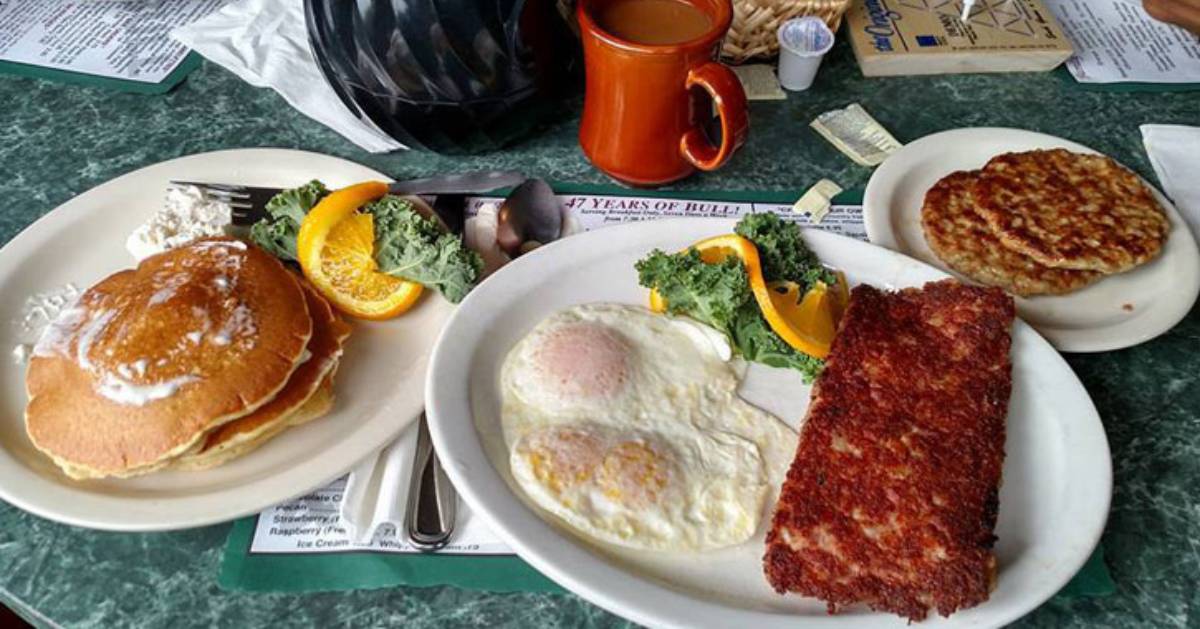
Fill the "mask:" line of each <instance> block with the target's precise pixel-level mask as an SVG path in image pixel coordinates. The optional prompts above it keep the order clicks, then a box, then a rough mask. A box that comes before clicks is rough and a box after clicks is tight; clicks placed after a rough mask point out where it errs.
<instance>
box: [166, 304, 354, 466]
mask: <svg viewBox="0 0 1200 629" xmlns="http://www.w3.org/2000/svg"><path fill="white" fill-rule="evenodd" d="M300 285H301V287H303V288H304V294H305V299H306V300H307V303H308V313H309V315H310V316H311V317H312V321H313V331H312V337H311V338H310V339H309V340H308V352H307V354H306V355H307V357H308V359H307V360H306V361H304V363H302V364H301V365H300V366H299V367H297V368H296V371H294V372H293V373H292V377H291V378H290V379H289V380H288V383H287V386H285V387H283V389H282V390H280V391H279V393H277V394H276V395H275V397H274V398H273V399H272V400H271V401H270V402H267V403H266V404H263V405H262V406H260V407H259V408H258V409H257V410H255V411H254V412H253V413H250V414H249V415H246V416H244V417H239V418H238V419H235V420H233V421H231V422H228V423H225V424H222V425H220V426H218V427H216V428H214V429H213V430H212V431H211V432H209V433H208V434H207V435H206V436H205V438H204V440H203V441H204V445H202V446H201V447H200V449H199V450H198V451H196V452H195V453H192V454H187V455H184V456H182V457H180V458H179V459H176V461H175V462H174V466H175V467H178V468H180V469H187V470H202V469H208V468H210V467H215V466H216V465H220V464H221V463H223V462H225V461H228V460H229V459H231V458H233V457H234V456H239V455H241V454H245V453H246V452H249V451H251V450H253V449H254V448H256V447H258V446H259V445H261V444H262V443H265V442H266V440H267V439H269V438H270V437H272V436H274V435H276V434H278V433H279V432H280V431H282V430H283V428H286V427H287V426H288V425H290V422H291V418H292V416H293V415H295V414H296V413H297V412H298V410H299V409H301V408H302V407H304V406H305V405H306V403H307V402H308V401H309V399H310V398H311V397H313V395H314V394H315V393H316V392H317V389H318V388H319V387H320V386H321V384H322V382H325V381H327V380H330V381H331V380H332V376H333V370H334V368H336V366H337V363H338V360H339V359H340V358H341V355H342V341H343V340H344V339H345V335H346V333H347V332H348V328H349V326H348V325H347V324H345V323H344V322H342V321H341V319H340V318H338V317H337V315H335V314H334V312H333V309H332V308H331V307H330V306H329V302H327V301H325V298H323V297H321V295H319V294H318V293H317V291H316V290H315V289H313V288H312V287H311V286H309V285H308V283H307V282H305V281H304V280H300ZM330 384H331V383H330ZM329 397H330V401H332V396H331V395H330V396H329ZM326 406H328V405H326ZM310 410H311V409H310ZM325 410H327V409H325ZM323 412H324V410H322V413H323ZM310 415H311V413H310ZM310 418H311V419H315V418H316V416H315V415H313V416H311V417H310ZM260 437H261V439H260ZM248 444H253V445H252V447H249V448H246V447H243V446H245V445H248ZM230 452H236V453H237V454H233V455H232V456H230V454H229V453H230Z"/></svg>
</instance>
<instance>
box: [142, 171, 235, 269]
mask: <svg viewBox="0 0 1200 629" xmlns="http://www.w3.org/2000/svg"><path fill="white" fill-rule="evenodd" d="M232 225H233V209H232V208H231V207H229V204H228V203H225V202H223V201H219V200H217V199H215V198H213V197H210V196H208V195H207V194H205V193H204V191H203V190H201V189H200V188H197V187H196V186H170V187H168V188H167V196H166V199H165V200H164V202H163V207H162V209H160V210H159V211H158V212H157V213H155V214H154V216H152V217H150V220H149V221H146V223H145V224H144V225H142V226H141V227H138V228H137V229H136V230H134V232H133V233H132V234H130V235H129V238H128V239H127V240H126V241H125V248H126V249H128V250H129V253H130V254H131V255H133V257H134V258H136V259H137V260H138V261H141V260H142V259H144V258H148V257H150V256H152V255H154V254H156V253H162V252H164V251H166V250H168V249H174V248H175V247H178V246H180V245H183V244H185V243H188V242H191V241H193V240H195V239H197V238H204V237H206V236H225V235H228V234H229V230H230V228H231V227H232Z"/></svg>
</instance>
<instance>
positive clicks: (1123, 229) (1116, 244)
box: [971, 149, 1170, 273]
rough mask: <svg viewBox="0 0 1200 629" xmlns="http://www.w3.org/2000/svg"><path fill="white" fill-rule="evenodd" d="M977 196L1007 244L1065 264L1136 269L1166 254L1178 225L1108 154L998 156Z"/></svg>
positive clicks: (1043, 260) (1064, 266)
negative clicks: (1173, 226)
mask: <svg viewBox="0 0 1200 629" xmlns="http://www.w3.org/2000/svg"><path fill="white" fill-rule="evenodd" d="M971 198H972V200H973V202H974V203H973V205H974V208H975V211H976V212H978V213H979V215H980V216H981V217H983V219H984V220H985V221H987V224H988V226H989V227H991V230H992V232H993V233H995V234H996V235H997V236H998V237H999V238H1000V242H1002V243H1003V244H1004V245H1005V246H1007V247H1008V248H1010V249H1013V250H1015V251H1018V252H1020V253H1023V254H1025V255H1027V256H1030V257H1031V258H1033V259H1034V260H1037V261H1038V262H1041V263H1042V264H1044V265H1046V266H1051V267H1055V268H1060V269H1077V270H1084V271H1087V270H1091V271H1101V272H1103V273H1120V272H1122V271H1128V270H1129V269H1132V268H1133V267H1135V266H1137V265H1139V264H1142V263H1144V262H1146V261H1148V260H1150V259H1152V258H1154V256H1156V255H1158V253H1159V251H1161V250H1162V246H1163V242H1164V241H1165V240H1166V237H1167V232H1168V231H1169V229H1170V223H1169V221H1168V220H1167V216H1166V214H1164V213H1163V209H1162V207H1161V206H1160V205H1159V203H1158V201H1157V200H1155V198H1154V195H1153V194H1152V193H1151V192H1150V189H1149V188H1147V187H1146V185H1145V184H1144V183H1142V180H1141V179H1140V178H1139V177H1138V176H1137V175H1135V174H1133V172H1131V171H1129V170H1128V169H1126V168H1124V167H1123V166H1121V165H1120V164H1117V163H1116V162H1114V161H1113V160H1112V159H1110V158H1108V157H1105V156H1103V155H1082V154H1079V153H1072V152H1070V151H1067V150H1064V149H1053V150H1046V151H1028V152H1025V153H1006V154H1004V155H998V156H996V157H993V158H992V159H991V160H990V161H989V162H988V163H987V165H985V166H984V167H983V170H981V171H980V173H979V177H978V178H977V179H976V181H975V185H974V186H973V187H972V188H971Z"/></svg>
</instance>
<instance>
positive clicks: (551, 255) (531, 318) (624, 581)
mask: <svg viewBox="0 0 1200 629" xmlns="http://www.w3.org/2000/svg"><path fill="white" fill-rule="evenodd" d="M733 226H734V221H732V220H726V219H705V218H684V219H664V220H656V221H644V222H638V223H632V224H625V225H620V226H614V227H605V228H604V229H598V230H594V231H591V232H587V233H583V234H579V235H575V236H571V237H570V238H566V239H563V240H559V241H557V242H554V243H551V244H549V245H547V246H545V247H541V248H539V249H537V250H535V251H533V252H531V253H528V254H526V255H524V256H521V257H520V258H517V259H516V260H514V261H513V262H511V263H510V264H508V265H506V266H505V267H504V268H502V269H500V271H498V272H497V273H496V274H495V275H492V276H491V277H490V278H488V280H487V281H486V282H484V283H483V284H481V285H480V286H479V287H478V288H476V289H475V290H474V291H472V292H471V294H470V295H468V296H467V298H466V299H465V300H463V302H462V303H461V304H459V308H458V310H457V312H455V313H454V315H453V316H452V317H451V318H450V321H449V322H447V323H446V327H445V329H444V330H443V331H442V335H441V337H440V338H439V340H438V342H437V345H436V347H435V348H434V352H433V358H432V359H431V362H430V367H429V377H428V380H427V381H426V388H425V397H426V399H427V400H429V406H428V409H427V410H428V413H429V429H430V433H431V435H432V437H433V443H434V447H435V448H436V449H437V452H438V454H439V456H440V457H441V461H442V464H443V465H444V467H445V469H446V472H447V473H448V474H449V476H450V479H451V481H453V483H454V486H455V487H456V488H457V489H458V490H459V493H460V494H461V495H462V497H463V498H464V500H466V502H467V504H469V505H470V507H471V511H472V513H477V514H480V515H481V516H482V517H483V518H485V519H486V521H487V523H488V527H489V528H490V529H491V530H492V531H493V532H494V533H496V534H497V535H498V536H499V537H500V538H501V539H502V540H504V541H505V542H506V543H507V544H509V546H511V547H512V548H513V549H515V550H516V552H517V553H518V554H520V556H521V557H522V558H523V559H525V560H526V561H527V562H529V563H530V564H531V565H532V566H533V567H535V568H537V569H538V570H539V571H541V572H542V573H543V574H545V575H547V576H549V577H550V578H551V579H554V580H555V581H557V582H558V583H560V584H562V585H563V586H564V587H567V588H569V589H570V590H572V591H573V592H575V593H577V594H579V595H580V596H582V597H584V598H586V599H588V600H589V601H592V602H593V603H595V604H597V605H600V606H601V607H604V608H606V609H608V610H609V611H612V612H614V613H616V614H620V615H622V616H624V617H626V618H629V619H631V620H633V621H635V622H638V623H641V624H644V625H648V626H652V627H688V628H693V627H755V628H756V629H771V628H776V627H778V628H780V629H783V628H794V627H831V628H846V629H849V628H863V629H865V628H871V629H875V628H879V627H895V628H896V629H901V628H903V627H906V626H911V625H908V624H907V623H906V621H905V619H903V618H900V617H898V616H894V615H891V614H883V613H875V612H872V611H870V610H868V609H866V608H865V607H861V606H853V607H850V608H847V609H844V610H843V611H842V612H840V613H838V614H837V615H834V616H830V615H828V614H827V613H826V608H825V605H824V604H823V603H821V602H820V601H818V600H815V599H811V598H804V597H800V596H781V595H779V594H777V593H775V592H774V591H773V590H772V589H771V587H770V586H769V585H768V584H767V581H766V579H765V578H764V577H763V571H762V557H763V552H764V550H765V546H764V537H765V532H766V528H767V522H768V520H769V518H768V519H764V521H763V522H762V523H761V524H760V526H759V530H758V532H757V533H756V535H755V536H754V537H753V538H751V540H750V541H747V542H746V543H744V544H740V545H738V546H734V547H731V548H723V549H720V550H716V551H709V552H704V553H666V552H645V551H631V550H628V549H622V548H619V547H616V546H612V545H607V544H600V543H593V542H589V541H586V540H584V539H583V538H581V537H579V536H577V535H575V534H574V533H572V532H571V531H570V530H568V529H567V527H566V525H564V524H561V523H560V522H559V521H558V520H557V519H556V518H555V517H554V516H553V515H550V514H548V513H546V512H544V511H542V510H540V509H538V508H537V507H536V506H534V505H533V504H532V502H530V501H529V500H528V499H527V498H526V497H525V493H524V492H523V491H522V490H521V489H520V486H519V485H517V484H516V482H515V481H514V480H513V476H512V473H511V470H510V468H509V463H508V460H509V459H508V451H507V447H506V445H505V442H504V436H503V432H502V430H501V428H500V405H501V402H500V385H499V380H500V378H499V373H500V366H501V364H502V363H503V361H504V358H505V356H506V355H507V354H508V352H509V350H511V349H512V347H513V346H514V345H515V344H516V343H517V341H519V340H520V339H521V338H522V337H524V336H525V335H526V334H527V333H528V332H529V331H530V330H531V329H532V328H533V326H535V325H536V324H537V323H538V322H539V321H541V320H542V319H544V318H545V317H547V316H549V315H550V314H552V313H554V312H557V311H559V310H561V309H563V308H566V307H568V306H573V305H576V304H583V303H593V302H614V303H623V304H634V305H642V304H645V303H646V289H644V288H642V287H640V286H638V282H637V272H636V271H635V270H634V266H633V265H634V263H635V262H636V261H637V260H638V259H639V258H642V257H643V256H645V255H646V254H647V253H649V252H650V251H651V250H652V249H655V248H658V249H662V250H664V251H677V250H679V249H681V248H683V247H685V246H687V245H688V244H690V243H693V242H696V241H697V240H700V239H702V238H706V237H709V236H715V235H717V234H722V233H729V232H731V231H733ZM805 239H806V240H807V242H808V244H809V246H810V247H811V248H812V250H813V251H814V252H815V253H816V254H817V255H818V256H819V257H820V258H821V261H822V262H824V263H826V264H828V265H830V266H832V267H834V268H839V269H842V270H844V271H845V272H846V274H847V276H848V278H849V280H850V282H851V283H852V284H858V283H864V282H865V283H869V284H872V285H875V286H878V287H881V288H883V287H886V288H899V287H905V286H920V285H922V284H924V283H925V282H928V281H932V280H939V279H944V278H946V277H947V275H946V274H945V273H942V272H941V271H938V270H937V269H934V268H933V267H930V266H929V265H926V264H923V263H921V262H918V261H916V260H913V259H912V258H909V257H906V256H903V255H901V254H898V253H896V252H894V251H889V250H887V249H884V248H882V247H876V246H872V245H870V244H868V243H865V242H860V241H857V240H854V239H851V238H846V237H842V236H837V235H834V234H830V233H828V232H820V231H814V230H809V231H807V232H806V233H805ZM1012 342H1013V343H1012V361H1013V366H1012V382H1013V389H1012V399H1011V402H1010V404H1009V413H1008V423H1007V436H1006V443H1005V452H1006V456H1005V460H1004V472H1003V474H1004V483H1003V485H1002V486H1001V488H1000V508H999V517H998V520H997V522H996V535H997V537H998V540H997V542H996V547H995V552H996V559H997V577H996V589H995V590H994V591H993V592H992V593H991V595H990V597H989V599H988V601H987V602H985V603H983V604H980V605H978V606H976V607H973V608H970V609H965V610H962V611H959V612H957V613H955V614H954V615H952V616H950V617H949V618H943V617H940V616H937V615H936V614H930V617H929V618H928V619H926V620H925V621H923V622H922V623H921V627H922V628H923V629H924V628H926V627H998V626H1002V625H1004V624H1007V623H1010V622H1012V621H1014V620H1016V619H1018V618H1020V617H1021V616H1023V615H1024V614H1026V613H1028V612H1029V611H1030V610H1032V609H1033V608H1035V607H1037V606H1038V605H1039V604H1040V603H1041V602H1042V601H1045V600H1046V599H1048V598H1050V597H1051V596H1053V595H1054V594H1055V593H1056V592H1058V591H1059V589H1061V588H1062V586H1063V585H1064V584H1066V583H1067V581H1068V580H1070V578H1071V577H1072V576H1073V575H1074V574H1075V573H1076V572H1077V571H1078V570H1079V568H1080V566H1082V565H1083V563H1084V562H1085V561H1086V560H1087V558H1088V556H1089V555H1091V552H1092V549H1093V548H1094V547H1095V545H1096V543H1097V541H1099V539H1100V533H1101V532H1102V531H1103V530H1104V522H1105V520H1106V518H1107V516H1108V506H1109V499H1110V497H1111V493H1112V462H1111V459H1110V458H1109V450H1108V441H1107V439H1106V438H1105V435H1104V427H1103V426H1102V425H1101V423H1100V417H1099V416H1098V415H1097V414H1096V408H1095V407H1094V406H1093V405H1092V400H1091V399H1090V398H1089V397H1088V394H1087V392H1086V391H1085V390H1084V388H1083V385H1082V384H1080V382H1079V380H1078V379H1077V378H1076V377H1075V374H1074V373H1073V372H1072V371H1071V368H1070V367H1068V366H1067V363H1066V362H1065V361H1064V360H1063V358H1062V356H1061V355H1059V353H1058V352H1056V351H1054V348H1053V347H1051V346H1050V344H1048V343H1047V342H1046V341H1045V340H1044V339H1043V338H1042V337H1041V336H1039V335H1038V334H1037V332H1034V330H1033V329H1032V328H1030V327H1029V326H1028V325H1026V324H1024V323H1022V322H1021V321H1017V322H1016V323H1015V324H1014V325H1013V330H1012ZM810 393H811V388H810V387H808V386H804V385H802V384H801V383H800V379H799V378H798V377H797V376H796V374H795V372H792V371H788V370H783V369H772V368H769V367H764V366H761V365H750V366H749V369H748V373H747V376H746V380H745V381H744V382H743V384H742V387H741V390H740V394H741V395H742V396H743V397H745V398H746V399H747V400H748V401H750V402H751V403H753V404H755V405H757V406H760V407H762V408H763V409H765V410H768V411H771V412H772V413H774V414H775V415H776V416H778V417H779V418H781V419H783V420H784V421H785V422H787V423H789V424H790V425H792V426H793V427H795V426H797V425H798V424H799V422H800V421H801V418H803V417H804V414H805V412H806V410H807V408H808V400H809V395H810Z"/></svg>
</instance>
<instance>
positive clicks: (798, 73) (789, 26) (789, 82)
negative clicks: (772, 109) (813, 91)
mask: <svg viewBox="0 0 1200 629" xmlns="http://www.w3.org/2000/svg"><path fill="white" fill-rule="evenodd" d="M776 35H777V36H778V37H779V84H780V85H782V86H783V88H784V89H787V90H791V91H793V92H799V91H802V90H806V89H808V88H809V86H810V85H812V82H813V78H815V77H816V76H817V69H818V68H820V67H821V59H822V58H824V57H825V53H827V52H829V49H830V48H833V31H831V30H829V27H828V26H826V24H825V21H824V20H822V19H821V18H819V17H814V16H811V15H809V16H806V17H798V18H792V19H790V20H788V21H786V22H784V23H783V24H780V25H779V30H778V31H776Z"/></svg>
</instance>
